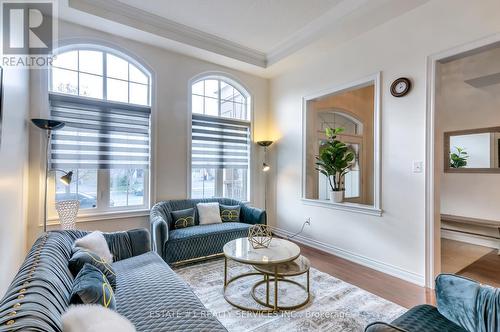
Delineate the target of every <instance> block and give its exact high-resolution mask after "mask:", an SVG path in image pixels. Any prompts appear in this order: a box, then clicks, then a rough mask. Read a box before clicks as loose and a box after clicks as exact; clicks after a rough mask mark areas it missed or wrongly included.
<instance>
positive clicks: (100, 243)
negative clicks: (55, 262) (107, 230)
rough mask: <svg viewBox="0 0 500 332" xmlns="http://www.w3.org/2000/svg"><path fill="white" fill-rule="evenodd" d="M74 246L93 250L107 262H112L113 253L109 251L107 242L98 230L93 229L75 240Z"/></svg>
mask: <svg viewBox="0 0 500 332" xmlns="http://www.w3.org/2000/svg"><path fill="white" fill-rule="evenodd" d="M75 247H78V248H83V249H87V250H90V251H92V252H95V253H96V254H97V255H99V257H102V258H103V259H104V260H105V261H106V262H108V263H109V264H111V263H113V255H112V254H111V252H110V251H109V246H108V243H107V242H106V239H105V238H104V235H103V234H102V232H100V231H94V232H92V233H90V234H87V235H85V236H84V237H82V238H79V239H77V240H76V241H75Z"/></svg>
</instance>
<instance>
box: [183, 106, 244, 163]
mask: <svg viewBox="0 0 500 332" xmlns="http://www.w3.org/2000/svg"><path fill="white" fill-rule="evenodd" d="M191 149H192V150H191V155H192V168H193V169H199V168H238V169H248V163H249V154H250V122H248V121H242V120H235V119H228V118H221V117H213V116H207V115H200V114H193V118H192V147H191Z"/></svg>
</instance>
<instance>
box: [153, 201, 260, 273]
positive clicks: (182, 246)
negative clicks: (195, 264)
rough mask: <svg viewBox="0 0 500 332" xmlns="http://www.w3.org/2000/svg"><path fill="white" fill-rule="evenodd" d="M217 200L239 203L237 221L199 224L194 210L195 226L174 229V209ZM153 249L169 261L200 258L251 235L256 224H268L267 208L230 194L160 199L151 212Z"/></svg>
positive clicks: (218, 252)
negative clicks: (248, 202) (251, 204)
mask: <svg viewBox="0 0 500 332" xmlns="http://www.w3.org/2000/svg"><path fill="white" fill-rule="evenodd" d="M201 202H203V203H210V202H218V203H219V204H224V205H232V206H234V205H240V206H241V211H240V216H239V220H238V221H234V222H233V221H232V222H223V223H219V224H211V225H199V220H198V214H197V213H196V214H195V226H191V227H186V228H181V229H174V224H173V219H172V215H171V213H172V211H179V210H185V209H189V208H196V204H198V203H201ZM150 223H151V235H152V242H153V250H155V251H156V252H157V253H158V255H160V256H162V257H163V259H164V260H165V262H167V263H169V264H173V263H180V262H187V261H193V260H198V259H201V258H205V257H207V256H214V255H217V254H220V253H222V248H223V247H224V245H225V244H226V243H227V242H229V241H232V240H234V239H237V238H240V237H245V236H247V235H248V228H249V227H250V226H251V225H254V224H266V212H265V211H264V210H261V209H258V208H254V207H250V206H248V205H246V204H244V203H242V202H240V201H236V200H233V199H229V198H211V199H183V200H171V201H161V202H158V203H156V204H155V206H153V208H152V209H151V214H150Z"/></svg>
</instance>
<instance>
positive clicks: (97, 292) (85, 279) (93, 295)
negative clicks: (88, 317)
mask: <svg viewBox="0 0 500 332" xmlns="http://www.w3.org/2000/svg"><path fill="white" fill-rule="evenodd" d="M69 303H70V304H100V305H102V306H104V307H106V308H110V309H113V310H114V309H115V308H116V303H115V295H114V293H113V288H111V285H110V284H109V282H108V279H106V276H105V275H104V274H103V273H102V272H101V271H99V269H98V268H97V267H95V266H93V265H91V264H88V263H86V264H85V265H84V266H83V268H82V269H81V270H80V272H79V273H78V275H77V276H76V278H75V281H74V282H73V289H72V290H71V297H70V300H69Z"/></svg>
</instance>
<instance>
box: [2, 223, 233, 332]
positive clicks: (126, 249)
mask: <svg viewBox="0 0 500 332" xmlns="http://www.w3.org/2000/svg"><path fill="white" fill-rule="evenodd" d="M86 234H87V232H83V231H54V232H48V233H45V234H44V235H42V236H41V237H39V238H38V239H37V240H36V242H35V244H34V245H33V247H32V248H31V250H30V251H29V253H28V255H27V257H26V260H25V261H24V263H23V264H22V266H21V268H20V269H19V271H18V273H17V275H16V276H15V278H14V280H13V281H12V283H11V285H10V286H9V288H8V290H7V293H6V294H5V296H4V297H3V299H2V301H1V302H0V331H2V332H3V331H43V332H60V331H61V315H62V314H63V313H64V312H65V311H66V309H67V308H68V306H69V301H70V293H71V289H72V285H73V280H74V279H73V276H72V274H71V272H70V270H69V268H68V261H69V259H70V258H71V254H72V245H73V243H74V241H75V240H76V239H77V238H80V237H83V236H85V235H86ZM104 237H105V238H106V241H107V242H108V246H109V249H110V251H111V253H112V254H113V256H114V263H113V265H112V266H113V269H114V272H115V274H116V291H115V300H116V310H117V311H118V313H120V314H122V315H123V316H125V317H127V318H128V319H129V320H130V321H131V322H132V323H133V324H134V325H135V327H136V329H137V331H147V332H154V331H198V332H201V331H226V329H225V328H224V327H223V326H222V325H221V324H220V323H219V321H218V320H217V319H216V318H215V317H213V316H211V315H210V313H209V312H208V311H207V309H206V308H205V307H204V306H203V304H202V303H201V302H200V300H199V299H198V298H197V297H196V295H195V294H194V293H193V292H192V291H191V289H190V288H189V286H188V285H187V284H186V283H185V282H184V281H183V280H182V279H180V277H178V276H177V275H176V274H175V272H173V271H172V270H171V269H170V267H169V266H168V265H167V264H165V262H164V261H163V260H162V259H161V258H160V257H159V256H158V255H157V254H156V253H154V252H152V251H150V238H149V232H148V231H147V230H145V229H139V230H131V231H127V232H116V233H107V234H106V233H105V234H104ZM169 310H170V312H169Z"/></svg>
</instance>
